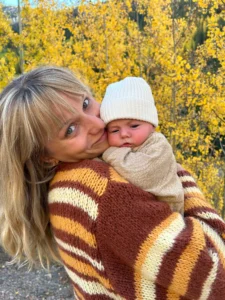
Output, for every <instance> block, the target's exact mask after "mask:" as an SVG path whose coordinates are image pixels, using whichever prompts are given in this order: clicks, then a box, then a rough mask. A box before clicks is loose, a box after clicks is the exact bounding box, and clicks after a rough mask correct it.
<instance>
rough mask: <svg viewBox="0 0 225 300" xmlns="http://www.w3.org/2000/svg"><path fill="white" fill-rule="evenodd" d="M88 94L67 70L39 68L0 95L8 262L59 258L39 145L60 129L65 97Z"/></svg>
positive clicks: (0, 223)
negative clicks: (57, 112) (60, 109)
mask: <svg viewBox="0 0 225 300" xmlns="http://www.w3.org/2000/svg"><path fill="white" fill-rule="evenodd" d="M84 93H89V90H88V88H87V87H86V86H85V85H84V84H82V83H81V82H80V81H79V80H78V79H77V78H76V77H75V76H74V75H73V74H72V73H71V72H70V71H69V70H68V69H64V68H59V67H39V68H37V69H35V70H33V71H31V72H29V73H27V74H25V75H22V76H20V77H18V78H16V79H15V80H13V81H12V82H11V83H10V84H9V85H8V86H7V87H6V88H5V89H4V90H3V91H2V93H1V94H0V165H1V172H0V227H1V230H0V243H1V245H2V246H3V248H4V249H5V251H6V252H7V253H9V254H10V255H11V256H12V257H13V260H12V261H13V262H19V263H21V262H22V261H24V260H25V262H27V263H29V265H30V266H33V265H34V264H36V263H37V262H40V263H41V265H42V266H44V265H46V264H47V266H48V265H49V262H50V260H52V259H54V260H57V259H58V254H57V250H56V247H55V244H54V241H53V238H52V234H51V230H50V226H49V216H48V206H47V193H48V182H49V180H50V179H51V178H52V176H53V175H54V170H53V168H50V166H49V165H47V164H46V163H45V162H44V159H43V157H44V155H45V149H44V144H45V143H46V140H47V139H48V138H49V137H50V136H51V132H52V131H51V128H52V127H54V125H56V126H57V125H59V123H60V122H63V120H60V118H59V117H57V116H55V115H54V114H53V113H52V112H53V108H54V107H59V105H60V106H62V107H64V108H66V109H68V110H70V107H68V104H67V102H66V101H65V97H64V95H65V94H67V95H70V96H73V95H82V94H84Z"/></svg>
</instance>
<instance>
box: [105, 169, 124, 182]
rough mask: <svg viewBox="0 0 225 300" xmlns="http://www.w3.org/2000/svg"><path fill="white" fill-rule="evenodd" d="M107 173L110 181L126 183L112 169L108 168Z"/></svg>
mask: <svg viewBox="0 0 225 300" xmlns="http://www.w3.org/2000/svg"><path fill="white" fill-rule="evenodd" d="M109 172H110V179H111V180H112V181H115V182H123V183H128V181H127V180H126V179H124V178H123V177H121V176H120V175H119V174H118V173H117V172H116V171H115V170H114V169H113V168H112V167H111V168H109Z"/></svg>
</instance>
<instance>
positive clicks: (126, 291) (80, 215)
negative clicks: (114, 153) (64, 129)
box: [49, 160, 225, 300]
mask: <svg viewBox="0 0 225 300" xmlns="http://www.w3.org/2000/svg"><path fill="white" fill-rule="evenodd" d="M178 175H179V177H180V180H181V182H182V184H183V187H184V194H185V211H184V218H183V217H182V216H181V215H180V214H179V213H176V212H174V213H172V212H171V210H170V208H169V206H168V205H167V204H166V203H162V202H159V201H157V200H156V198H155V197H154V196H153V195H151V194H149V193H147V192H145V191H142V190H140V189H138V188H137V187H135V186H134V185H132V184H130V183H128V182H127V181H126V180H124V179H123V178H121V177H120V176H119V175H118V174H117V173H116V172H115V171H114V169H113V168H112V167H110V166H109V165H107V164H105V163H103V162H99V161H95V160H86V161H82V162H80V163H63V164H61V165H60V166H59V168H58V170H57V173H56V175H55V177H54V178H53V180H52V182H51V184H50V192H49V211H50V221H51V225H52V230H53V234H54V237H55V240H56V242H57V244H58V249H59V254H60V256H61V259H62V262H63V264H64V266H65V269H66V271H67V273H68V275H69V277H70V279H71V282H72V284H73V287H74V294H75V299H87V300H89V299H90V300H103V299H115V300H119V299H127V300H133V299H138V300H139V299H140V300H141V299H146V300H164V299H168V300H178V299H179V300H185V299H186V300H187V299H199V300H223V299H225V223H224V221H223V220H222V219H221V217H220V216H219V215H218V214H217V213H216V212H215V210H214V209H213V208H212V207H211V205H210V204H209V203H208V202H206V201H205V199H204V197H203V195H202V193H201V192H200V191H199V189H198V188H197V186H196V184H195V182H194V179H193V178H192V177H191V176H190V174H189V173H188V172H186V171H181V172H179V174H178Z"/></svg>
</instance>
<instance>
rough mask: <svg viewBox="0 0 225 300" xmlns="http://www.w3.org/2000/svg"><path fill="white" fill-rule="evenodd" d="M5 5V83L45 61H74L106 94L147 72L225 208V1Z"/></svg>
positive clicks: (168, 125)
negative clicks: (110, 86)
mask: <svg viewBox="0 0 225 300" xmlns="http://www.w3.org/2000/svg"><path fill="white" fill-rule="evenodd" d="M6 2H7V1H5V2H4V4H3V2H1V1H0V3H2V5H0V90H2V89H3V88H4V87H5V86H6V85H7V83H8V82H10V81H11V80H12V79H13V78H14V77H15V76H18V75H19V74H21V73H23V72H27V71H29V70H31V69H33V68H35V67H37V66H39V65H59V66H64V67H69V68H70V69H72V70H73V71H75V72H76V73H77V75H78V76H79V77H80V78H81V79H82V80H84V81H85V82H86V83H87V84H88V85H89V86H90V87H91V89H92V90H93V94H94V96H95V97H96V99H97V100H98V101H99V102H100V101H101V99H102V97H103V95H104V91H105V89H106V87H107V85H108V84H109V83H111V82H114V81H117V80H120V79H122V78H124V77H126V76H141V77H143V78H144V79H146V80H147V81H148V83H149V84H150V85H151V87H152V91H153V95H154V98H155V101H156V106H157V109H158V113H159V120H160V126H159V128H158V129H159V130H160V131H162V133H164V134H165V135H166V137H167V138H168V140H169V142H170V143H171V145H172V147H173V149H174V153H175V155H176V158H177V161H178V162H180V163H181V164H182V165H183V167H184V168H186V169H188V170H189V171H191V172H192V173H193V174H194V176H195V178H196V179H197V181H198V184H199V186H200V188H201V189H202V191H203V192H204V193H205V195H206V197H207V199H209V201H211V202H212V204H213V205H214V206H215V207H216V208H217V209H218V210H219V211H220V213H221V215H222V216H223V218H224V217H225V160H224V158H225V1H224V0H180V1H178V0H138V1H131V0H124V1H121V0H114V1H112V0H108V1H80V2H78V1H74V2H73V1H70V2H69V1H67V2H66V4H64V5H63V4H62V3H63V2H62V1H60V2H57V1H45V0H40V1H32V2H31V1H26V0H25V1H17V3H19V4H20V9H19V10H18V8H17V7H6V6H5V4H6Z"/></svg>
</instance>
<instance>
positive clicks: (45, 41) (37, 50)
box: [18, 0, 71, 71]
mask: <svg viewBox="0 0 225 300" xmlns="http://www.w3.org/2000/svg"><path fill="white" fill-rule="evenodd" d="M21 10H22V11H21V15H22V23H23V30H22V34H21V36H20V37H18V39H19V40H20V41H19V40H18V43H22V44H23V48H24V61H25V69H26V71H28V70H30V69H33V68H34V67H36V66H38V65H44V64H52V65H60V66H68V65H69V63H70V61H71V47H70V45H69V43H67V41H66V35H65V30H66V28H68V26H69V25H68V15H69V14H68V8H63V7H61V8H59V6H58V4H57V2H56V1H52V0H51V1H46V0H40V1H35V2H34V3H33V2H32V5H31V2H30V1H27V0H24V1H23V2H22V7H21ZM70 10H71V9H70Z"/></svg>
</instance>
